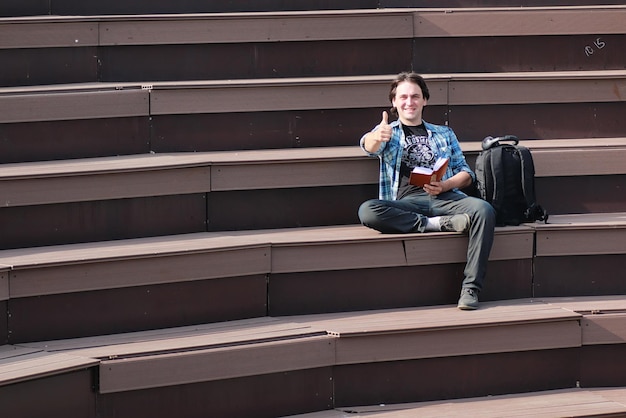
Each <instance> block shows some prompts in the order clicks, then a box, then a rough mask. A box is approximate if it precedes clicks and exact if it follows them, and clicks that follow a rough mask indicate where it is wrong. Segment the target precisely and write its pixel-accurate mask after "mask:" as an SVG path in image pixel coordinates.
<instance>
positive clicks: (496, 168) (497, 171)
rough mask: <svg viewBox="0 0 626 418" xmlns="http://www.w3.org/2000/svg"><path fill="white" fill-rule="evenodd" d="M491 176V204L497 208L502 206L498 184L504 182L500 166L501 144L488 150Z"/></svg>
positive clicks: (501, 196)
mask: <svg viewBox="0 0 626 418" xmlns="http://www.w3.org/2000/svg"><path fill="white" fill-rule="evenodd" d="M489 157H490V160H491V161H490V164H489V165H490V168H491V177H492V178H493V180H492V181H493V193H492V196H491V204H492V206H493V207H494V208H495V209H496V210H499V209H500V208H501V207H502V200H503V198H504V196H503V195H502V190H500V189H499V188H498V184H504V170H503V167H502V146H495V147H492V148H490V150H489Z"/></svg>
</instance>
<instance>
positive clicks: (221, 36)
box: [100, 10, 413, 46]
mask: <svg viewBox="0 0 626 418" xmlns="http://www.w3.org/2000/svg"><path fill="white" fill-rule="evenodd" d="M412 36H413V17H412V15H411V12H410V11H397V10H393V11H387V10H385V11H378V12H373V11H364V12H354V11H337V12H332V13H331V12H319V13H314V12H292V13H264V14H253V13H249V14H243V13H240V14H234V13H233V14H231V13H228V14H217V15H205V16H202V17H199V16H197V15H196V16H193V15H189V16H181V15H178V16H176V17H175V18H172V17H161V18H159V17H157V16H151V17H143V18H141V17H139V18H129V17H127V18H126V19H123V20H122V19H118V20H116V21H111V19H109V20H108V21H103V22H102V23H101V24H100V45H112V46H117V45H154V44H164V43H167V44H194V43H208V42H210V43H234V42H286V41H319V40H339V39H363V38H367V39H399V38H411V37H412Z"/></svg>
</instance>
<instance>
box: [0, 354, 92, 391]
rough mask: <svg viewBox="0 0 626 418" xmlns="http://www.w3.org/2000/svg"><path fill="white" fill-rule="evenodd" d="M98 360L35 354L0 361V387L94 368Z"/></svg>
mask: <svg viewBox="0 0 626 418" xmlns="http://www.w3.org/2000/svg"><path fill="white" fill-rule="evenodd" d="M98 363H99V360H94V359H90V358H86V357H79V356H73V355H70V354H65V353H59V354H50V353H46V352H36V353H32V354H26V355H23V356H20V357H18V358H11V359H5V360H0V385H9V384H12V383H16V382H21V381H24V380H31V379H35V378H42V377H45V376H51V375H54V374H59V373H66V372H68V371H73V370H80V369H85V368H88V367H92V366H95V365H97V364H98Z"/></svg>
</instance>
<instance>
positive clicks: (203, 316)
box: [0, 213, 626, 342]
mask: <svg viewBox="0 0 626 418" xmlns="http://www.w3.org/2000/svg"><path fill="white" fill-rule="evenodd" d="M563 222H567V224H564V223H563ZM625 231H626V219H625V218H624V214H623V213H616V214H602V215H599V214H598V215H562V216H559V215H555V216H554V217H553V218H551V223H550V224H548V225H543V224H525V225H522V226H517V227H502V228H497V230H496V236H495V243H494V248H493V250H492V253H491V256H490V262H489V271H488V275H487V280H486V283H487V284H486V288H485V290H484V292H483V293H482V294H481V300H483V301H489V300H503V299H516V298H524V297H532V296H533V295H535V296H542V297H544V296H567V295H570V294H572V293H576V295H581V294H587V293H590V294H600V295H610V294H621V293H623V284H622V283H621V282H620V281H619V280H615V277H614V276H612V275H602V274H597V272H598V271H603V270H602V269H603V268H605V266H606V265H609V266H610V268H611V269H612V270H607V271H619V265H620V264H621V263H622V262H623V259H624V255H625V254H626V252H625V251H624V248H622V247H623V246H622V245H621V244H620V243H621V242H623V234H624V232H625ZM563 234H565V235H563ZM561 235H563V236H564V238H563V239H565V240H566V241H567V240H569V242H568V245H567V246H561V244H559V243H560V242H561V238H560V237H561ZM535 240H537V247H536V248H535V244H534V242H535ZM553 241H554V243H555V244H552V242H553ZM544 242H545V243H544ZM582 243H584V245H583V244H582ZM466 246H467V237H466V236H465V235H463V234H455V233H431V234H406V235H383V234H379V233H377V232H375V231H372V230H370V229H367V228H365V227H362V226H360V225H346V226H334V227H316V228H288V229H284V230H256V231H230V232H217V233H199V234H190V235H176V236H169V237H158V238H156V237H155V238H145V239H134V240H120V241H110V242H100V243H97V242H96V243H88V244H75V245H64V246H51V247H38V248H26V249H18V250H6V251H2V252H0V265H3V266H5V268H8V269H9V270H7V272H6V273H7V275H8V289H9V293H8V298H7V300H6V303H7V306H8V311H9V312H10V313H11V314H10V316H8V317H7V323H8V331H7V335H6V336H5V338H6V341H7V342H21V341H33V340H43V339H54V338H68V337H78V336H88V335H99V334H107V333H116V332H123V331H134V330H144V329H151V328H163V327H168V326H176V325H190V324H194V323H206V322H218V321H224V320H236V319H244V318H253V317H262V316H265V315H271V316H283V315H296V314H305V313H311V314H312V313H324V312H340V311H346V310H363V309H383V308H393V307H408V306H424V305H437V304H451V303H454V302H456V299H457V298H458V289H459V284H460V282H461V280H462V270H463V268H462V267H463V265H464V263H465V257H466V255H465V253H466ZM557 247H559V248H560V247H562V249H561V250H560V251H561V252H560V253H559V254H564V255H562V256H560V257H554V256H553V255H550V253H549V251H550V250H549V249H550V248H557ZM579 259H580V260H584V262H585V265H584V266H583V267H578V268H579V271H575V268H576V267H572V268H570V267H569V266H570V265H573V266H579V265H580V264H581V263H580V262H577V261H576V260H579ZM238 260H246V262H245V263H241V262H239V261H238ZM559 260H560V263H559ZM607 263H609V264H607ZM557 267H558V268H559V269H560V270H559V271H553V269H555V268H557ZM562 271H567V272H568V275H569V276H568V275H566V276H563V275H562V273H561V272H562ZM570 271H571V272H570ZM588 272H593V276H592V277H593V279H592V280H590V279H589V276H588V274H589V273H588ZM550 274H553V276H549V275H550ZM502 277H506V278H507V280H502V279H501V278H502ZM557 283H558V284H559V285H558V286H561V288H559V287H555V288H554V289H552V288H551V287H550V286H557V285H556V284H557ZM563 286H564V287H563ZM567 286H570V287H571V289H570V288H568V287H567ZM242 289H245V291H243V292H242ZM572 289H574V290H572ZM172 292H175V293H174V294H176V295H177V299H178V300H179V301H180V303H176V304H169V303H167V304H164V303H162V301H164V300H168V299H169V298H170V297H171V294H172ZM585 292H587V293H585ZM183 301H184V302H183ZM181 306H184V309H181ZM77 309H79V310H81V315H79V316H77V315H76V314H75V312H76V310H77ZM103 311H104V312H107V315H103V314H102V312H103ZM33 312H38V313H40V314H38V315H33ZM44 313H45V314H44Z"/></svg>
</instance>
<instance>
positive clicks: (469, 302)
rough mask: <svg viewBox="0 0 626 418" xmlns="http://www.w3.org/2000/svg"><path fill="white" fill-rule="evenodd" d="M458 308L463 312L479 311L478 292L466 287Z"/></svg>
mask: <svg viewBox="0 0 626 418" xmlns="http://www.w3.org/2000/svg"><path fill="white" fill-rule="evenodd" d="M457 308H459V309H461V310H463V311H473V310H474V309H478V292H477V291H476V290H474V289H470V288H467V287H464V288H463V289H462V290H461V297H460V298H459V304H458V305H457Z"/></svg>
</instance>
